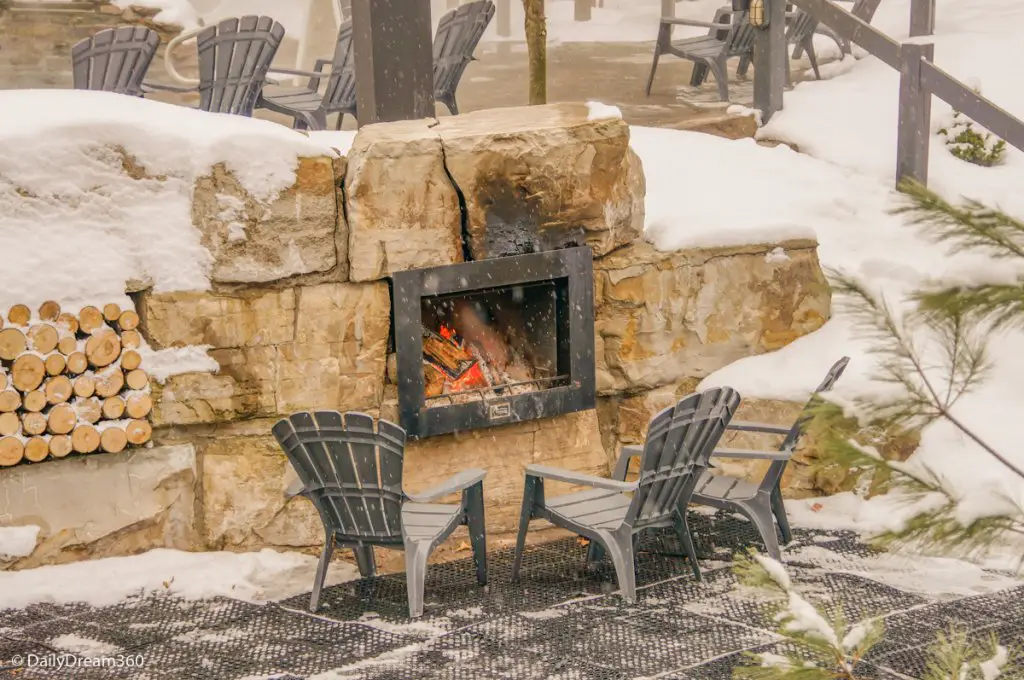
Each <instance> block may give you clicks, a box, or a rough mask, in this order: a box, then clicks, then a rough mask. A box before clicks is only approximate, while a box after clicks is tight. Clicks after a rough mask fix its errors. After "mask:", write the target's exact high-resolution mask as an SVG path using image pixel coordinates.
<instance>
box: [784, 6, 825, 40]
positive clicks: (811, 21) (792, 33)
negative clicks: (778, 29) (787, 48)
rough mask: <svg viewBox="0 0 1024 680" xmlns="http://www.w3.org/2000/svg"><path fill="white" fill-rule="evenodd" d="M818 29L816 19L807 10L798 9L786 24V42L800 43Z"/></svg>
mask: <svg viewBox="0 0 1024 680" xmlns="http://www.w3.org/2000/svg"><path fill="white" fill-rule="evenodd" d="M816 30H818V20H817V19H815V18H814V16H813V15H812V14H810V13H809V12H805V11H803V10H802V9H798V10H796V11H795V12H794V13H793V18H792V19H790V20H789V21H788V22H787V25H786V42H787V43H800V42H803V41H804V40H807V39H808V38H810V37H811V36H812V35H814V32H815V31H816Z"/></svg>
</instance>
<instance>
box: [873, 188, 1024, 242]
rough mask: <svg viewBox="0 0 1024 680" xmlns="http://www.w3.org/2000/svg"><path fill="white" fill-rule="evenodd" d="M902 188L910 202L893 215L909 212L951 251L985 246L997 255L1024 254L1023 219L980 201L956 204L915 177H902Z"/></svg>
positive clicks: (914, 222) (911, 216) (917, 223)
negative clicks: (961, 204)
mask: <svg viewBox="0 0 1024 680" xmlns="http://www.w3.org/2000/svg"><path fill="white" fill-rule="evenodd" d="M899 190H900V191H901V192H902V193H903V194H904V195H905V196H906V197H907V199H908V203H907V204H906V205H903V206H901V207H899V208H896V209H895V210H893V211H892V212H893V214H896V215H907V216H908V217H909V218H910V220H911V222H912V223H913V224H916V225H919V226H921V227H923V230H924V232H925V233H927V234H929V235H931V236H932V237H933V238H934V239H935V240H936V241H937V242H940V243H943V242H950V243H952V252H954V253H958V252H962V251H965V250H974V249H982V250H985V251H987V252H989V253H990V254H991V255H993V256H994V257H998V258H1018V257H1024V222H1021V221H1020V220H1018V219H1016V218H1014V217H1011V216H1010V215H1007V214H1006V213H1004V212H1002V211H1000V210H998V209H996V208H990V207H988V206H986V205H984V204H983V203H981V202H979V201H974V200H970V199H968V200H966V201H965V202H964V204H963V206H961V207H957V206H954V205H953V204H951V203H949V202H948V201H946V200H945V199H943V198H942V197H941V196H939V195H938V194H936V193H935V192H933V191H931V190H929V189H928V188H927V187H925V186H923V185H922V184H920V183H918V182H916V181H914V180H910V179H905V180H903V181H902V182H900V185H899Z"/></svg>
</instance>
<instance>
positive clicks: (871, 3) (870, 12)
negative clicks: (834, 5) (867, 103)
mask: <svg viewBox="0 0 1024 680" xmlns="http://www.w3.org/2000/svg"><path fill="white" fill-rule="evenodd" d="M840 2H848V0H840ZM881 3H882V0H855V1H854V3H853V7H851V8H850V14H852V15H853V16H855V17H857V18H858V19H860V20H861V21H863V22H864V23H868V24H870V23H871V20H872V19H874V18H875V12H876V11H878V6H879V5H880V4H881ZM816 32H817V33H818V34H819V35H823V36H825V37H826V38H828V39H830V40H831V41H832V42H834V43H835V44H836V45H838V46H839V49H840V50H841V51H842V53H843V54H852V52H853V48H852V47H851V45H850V41H849V40H847V39H846V38H843V37H841V36H840V35H839V34H838V33H836V32H835V31H834V30H833V29H832V28H831V27H830V26H826V25H825V24H819V25H818V28H817V31H816ZM803 53H804V50H803V47H802V46H801V45H799V44H798V45H797V46H796V47H795V48H793V58H794V59H799V58H800V57H801V56H803Z"/></svg>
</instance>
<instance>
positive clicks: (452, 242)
mask: <svg viewBox="0 0 1024 680" xmlns="http://www.w3.org/2000/svg"><path fill="white" fill-rule="evenodd" d="M435 124H436V121H433V120H432V119H428V120H416V121H401V122H396V123H378V124H375V125H367V126H366V127H364V128H361V129H360V130H359V134H357V135H356V138H355V140H354V141H353V143H352V148H351V150H350V151H349V154H348V169H347V171H346V173H345V186H344V192H345V206H346V214H347V216H348V225H349V250H348V255H349V262H350V269H349V277H350V279H351V280H352V281H371V280H375V279H380V278H383V277H385V276H388V275H390V274H392V273H394V272H396V271H402V270H405V269H418V268H422V267H432V266H439V265H443V264H452V263H454V262H461V261H462V212H461V210H460V208H459V197H458V194H457V193H456V191H455V187H454V186H453V185H452V182H451V180H450V179H449V177H448V173H447V171H446V170H445V161H444V152H443V151H442V148H441V139H440V138H439V137H438V134H437V130H436V128H435V127H434V125H435Z"/></svg>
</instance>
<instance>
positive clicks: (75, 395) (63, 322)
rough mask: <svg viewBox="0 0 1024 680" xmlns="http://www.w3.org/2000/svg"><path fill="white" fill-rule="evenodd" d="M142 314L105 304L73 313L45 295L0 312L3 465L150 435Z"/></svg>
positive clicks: (138, 441) (117, 447) (112, 446)
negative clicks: (35, 305) (31, 304)
mask: <svg viewBox="0 0 1024 680" xmlns="http://www.w3.org/2000/svg"><path fill="white" fill-rule="evenodd" d="M138 325H139V316H138V314H136V313H135V312H134V311H132V310H122V309H121V308H120V307H119V306H118V305H116V304H109V305H106V306H104V307H103V309H102V310H100V309H97V308H96V307H84V308H83V309H82V310H81V311H80V312H79V313H78V315H77V316H76V315H74V314H68V313H64V312H61V308H60V305H58V304H57V303H56V302H44V303H43V304H42V305H41V306H40V307H39V310H38V313H37V314H36V315H33V314H32V310H30V309H29V308H28V307H26V306H25V305H14V306H13V307H11V308H10V310H8V312H7V316H6V318H5V317H3V316H2V315H0V467H7V466H11V465H17V464H18V463H21V462H26V461H28V462H33V463H38V462H39V461H42V460H43V459H45V458H46V457H47V456H53V457H54V458H64V457H65V456H67V455H69V454H70V453H72V452H75V453H95V452H100V451H104V452H109V453H116V452H118V451H122V450H124V449H125V448H128V447H131V446H141V445H143V444H145V443H146V442H148V441H149V439H150V437H151V436H152V434H153V428H152V426H151V425H150V424H149V420H148V416H149V413H150V411H151V410H152V408H153V400H152V397H151V396H150V389H149V376H148V375H147V374H146V372H145V371H144V370H142V368H140V365H141V363H142V357H141V356H140V355H139V352H138V348H139V345H140V344H141V343H142V338H141V336H140V335H139V331H138Z"/></svg>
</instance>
